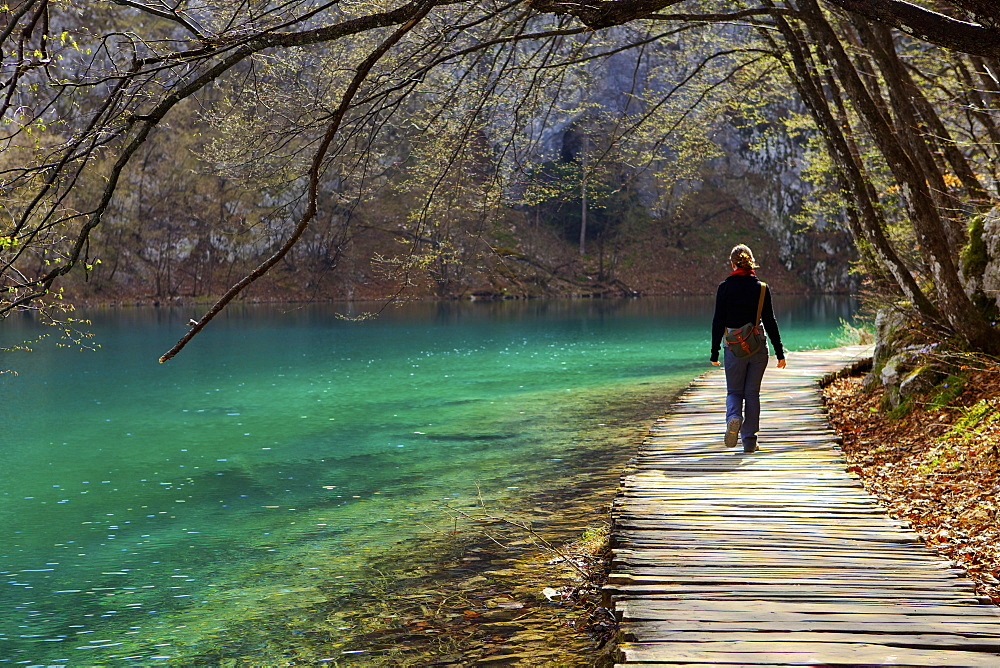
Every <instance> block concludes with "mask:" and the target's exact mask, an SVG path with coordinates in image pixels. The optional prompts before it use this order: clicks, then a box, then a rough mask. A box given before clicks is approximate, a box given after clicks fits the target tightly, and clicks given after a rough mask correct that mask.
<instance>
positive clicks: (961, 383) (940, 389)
mask: <svg viewBox="0 0 1000 668" xmlns="http://www.w3.org/2000/svg"><path fill="white" fill-rule="evenodd" d="M967 380H968V379H967V378H966V377H965V376H964V375H956V374H951V375H949V376H948V377H947V378H945V379H944V380H943V381H941V382H940V383H938V385H936V386H935V387H934V389H933V390H932V391H931V396H930V398H929V405H930V407H931V408H935V409H936V408H944V407H945V406H950V405H951V403H952V402H953V401H954V400H955V399H957V398H958V397H960V396H961V395H962V392H963V391H964V390H965V383H966V382H967Z"/></svg>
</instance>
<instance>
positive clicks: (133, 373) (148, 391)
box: [0, 298, 851, 665]
mask: <svg viewBox="0 0 1000 668" xmlns="http://www.w3.org/2000/svg"><path fill="white" fill-rule="evenodd" d="M710 307H711V304H710V300H707V299H705V298H671V299H648V300H647V299H644V300H621V301H614V300H586V301H529V302H501V303H487V304H467V303H457V302H449V303H440V304H416V305H408V306H406V307H403V308H399V309H395V308H393V309H389V310H387V311H386V312H384V313H383V314H382V315H381V316H380V317H378V318H377V319H373V320H367V321H360V322H352V321H347V320H343V319H339V318H337V317H335V313H336V311H337V309H338V308H339V309H340V310H341V312H343V313H344V314H346V315H348V316H352V315H356V314H357V313H359V312H361V311H363V310H364V307H363V306H358V305H346V306H338V307H317V306H305V307H297V306H293V307H256V308H250V307H246V308H237V309H232V310H231V311H230V312H229V313H227V314H225V315H224V316H223V317H222V318H220V319H219V320H218V321H217V322H216V323H213V326H212V327H211V328H209V329H208V330H206V331H205V332H204V333H203V334H202V335H200V336H199V338H198V339H196V340H195V342H194V343H193V344H192V346H190V347H189V349H187V350H185V352H184V353H183V354H182V355H180V356H179V357H178V358H176V359H175V360H173V361H171V362H170V363H169V364H166V365H158V364H157V363H156V360H157V358H158V356H159V355H160V354H162V352H163V351H165V350H166V349H167V348H169V347H170V345H171V344H172V343H173V341H174V340H175V339H176V338H177V337H178V336H179V335H180V334H181V333H183V331H184V328H185V324H184V323H186V321H187V319H188V318H189V317H191V316H192V315H196V313H195V312H194V311H193V310H190V309H181V308H178V309H132V310H122V311H99V312H96V313H93V314H91V317H92V320H93V323H94V324H93V331H94V332H95V334H96V339H97V341H98V342H99V343H100V344H101V346H102V347H101V348H100V349H99V350H97V351H96V352H79V351H75V350H71V349H61V348H54V347H40V349H39V350H37V351H36V352H33V353H30V354H17V355H10V354H5V356H4V357H3V358H2V359H0V367H3V368H8V367H15V368H16V369H17V370H18V371H19V374H20V375H18V376H16V377H14V376H9V375H7V376H2V377H0V392H2V393H3V397H4V401H3V402H0V404H2V407H0V418H2V419H3V422H4V425H5V428H4V435H3V437H2V438H3V455H4V466H3V467H2V470H0V521H2V523H3V527H4V541H3V543H2V545H0V577H2V578H3V580H2V581H0V582H2V584H0V587H2V588H3V601H4V605H3V606H2V609H0V662H10V663H22V662H26V663H50V664H51V663H69V664H74V665H80V664H89V663H94V662H99V661H112V660H124V661H134V662H157V661H167V660H168V659H174V660H185V659H190V658H192V657H196V656H198V657H205V656H212V657H225V656H228V655H230V654H231V653H232V652H237V651H245V646H246V645H248V644H249V645H254V646H258V647H260V648H262V647H266V648H267V649H266V654H261V655H259V657H258V658H260V657H263V656H267V657H269V658H271V659H274V658H275V657H281V656H294V652H295V649H294V648H295V643H296V642H299V641H300V640H297V636H296V634H297V633H306V632H307V630H308V628H309V625H310V624H311V623H313V622H314V621H315V620H312V621H310V620H311V615H313V614H314V611H315V610H316V609H318V608H317V606H320V607H322V609H323V610H324V613H323V614H324V616H325V617H324V618H329V617H330V616H331V615H332V614H333V615H335V611H334V612H331V608H330V606H331V601H339V600H343V601H347V600H349V596H348V595H347V594H349V593H350V592H351V591H359V590H363V589H365V588H366V587H370V586H371V582H370V581H369V580H368V578H367V571H366V568H367V565H368V564H370V560H371V559H373V558H376V557H378V556H379V555H383V554H384V553H385V552H386V551H387V550H392V548H393V546H395V545H398V544H400V542H401V541H406V540H409V539H412V538H414V537H417V536H419V535H420V534H421V532H426V531H431V530H433V529H435V528H440V527H442V526H443V525H444V524H446V523H448V522H450V521H451V519H452V518H451V513H449V512H447V511H446V510H445V509H444V508H443V506H442V504H447V505H449V506H452V507H472V506H474V505H475V504H476V503H477V502H478V499H477V495H478V494H479V490H481V491H482V494H483V495H484V497H485V498H487V499H489V500H492V499H507V500H508V502H509V503H515V504H516V503H517V499H519V498H527V497H529V496H530V497H531V498H533V499H535V501H533V502H532V503H537V499H538V498H540V497H541V498H544V497H545V496H546V495H552V494H557V493H560V492H562V493H566V490H571V489H572V485H573V484H579V483H580V481H581V480H582V479H584V478H585V477H586V475H588V473H587V471H590V470H591V469H590V468H589V467H590V466H591V465H592V464H593V462H594V461H595V460H598V461H608V462H619V463H618V464H616V465H618V466H620V463H621V462H624V461H625V460H626V459H627V458H628V456H629V455H630V454H631V453H630V452H628V451H627V449H623V448H622V446H621V442H622V441H621V440H620V439H621V438H623V435H627V438H628V439H635V438H636V434H637V433H640V432H639V431H637V429H639V430H641V429H643V425H645V424H647V423H648V421H649V420H650V419H651V417H652V416H653V415H654V414H655V413H656V412H657V411H659V410H662V407H663V398H664V397H666V396H669V394H671V393H672V392H673V391H674V390H675V389H676V388H678V387H680V386H682V385H683V384H685V383H686V382H687V381H688V379H690V378H691V377H693V376H694V375H696V374H698V373H700V372H702V371H703V370H704V369H705V368H706V366H705V361H706V359H707V356H708V320H709V319H710ZM776 310H777V311H778V313H779V321H780V323H781V325H782V331H783V336H784V338H785V341H786V347H788V348H790V349H793V350H794V349H795V348H797V347H820V346H828V345H831V337H830V333H831V331H832V330H833V329H835V328H836V326H837V325H838V321H839V318H844V317H848V316H849V314H850V312H851V304H850V302H849V301H847V300H845V299H842V298H813V299H804V298H798V299H786V300H776ZM33 333H34V329H33V325H32V323H31V322H30V321H29V320H27V319H25V318H12V319H9V320H7V321H5V322H4V331H3V334H2V335H3V337H4V338H3V341H4V342H6V343H11V342H16V341H18V340H21V339H23V338H28V337H30V336H32V335H33ZM616 439H618V440H616ZM635 442H636V444H637V441H635ZM623 450H624V451H623ZM345 614H346V613H345ZM276 615H277V616H278V617H279V618H282V619H283V620H284V626H283V627H282V628H284V629H285V631H283V632H281V633H275V628H276V627H275V623H276V622H275V616H276ZM292 619H295V620H297V621H296V622H295V624H294V625H293V624H292V622H291V621H290V620H292ZM290 625H291V626H295V628H296V630H295V632H294V633H293V632H286V631H288V629H289V628H290ZM344 632H345V633H346V634H349V633H350V629H349V628H345V629H344ZM237 645H239V647H237ZM259 651H261V652H264V651H265V650H263V649H260V650H259ZM261 660H263V659H261Z"/></svg>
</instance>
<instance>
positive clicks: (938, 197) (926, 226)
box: [0, 0, 1000, 360]
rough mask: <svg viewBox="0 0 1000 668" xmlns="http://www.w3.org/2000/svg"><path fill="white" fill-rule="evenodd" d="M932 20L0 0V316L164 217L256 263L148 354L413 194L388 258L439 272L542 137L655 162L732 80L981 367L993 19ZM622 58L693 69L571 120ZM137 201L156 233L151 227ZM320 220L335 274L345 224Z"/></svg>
mask: <svg viewBox="0 0 1000 668" xmlns="http://www.w3.org/2000/svg"><path fill="white" fill-rule="evenodd" d="M925 4H927V5H928V6H922V5H916V4H912V3H907V2H901V1H897V0H879V1H877V2H854V1H851V0H825V1H824V2H822V3H820V2H819V1H818V0H787V1H784V2H781V1H774V0H762V1H760V2H752V3H732V2H723V1H721V0H718V1H710V0H703V1H696V0H685V1H664V0H658V1H656V0H617V1H610V0H594V1H589V2H588V1H584V2H566V1H562V0H527V1H510V2H499V1H498V2H475V3H473V2H462V1H457V0H415V1H412V2H399V1H396V2H393V1H391V0H375V1H371V2H360V1H358V2H338V1H333V2H325V1H323V0H285V1H283V2H271V1H269V0H255V1H253V2H243V1H241V2H237V1H236V0H199V1H197V2H193V1H188V0H169V1H168V0H144V1H140V0H114V1H113V2H101V3H97V4H96V6H95V5H94V3H84V2H79V1H77V0H21V1H20V2H14V3H11V4H9V5H7V6H6V7H4V8H3V9H2V14H0V43H2V45H3V53H4V62H3V69H2V76H0V95H2V98H0V99H2V103H0V104H2V106H0V109H2V116H3V119H4V126H3V129H2V130H0V133H2V134H0V146H2V149H3V151H2V154H0V193H2V201H3V204H2V212H3V219H2V221H0V277H2V278H0V280H2V285H3V288H4V290H5V295H4V299H3V301H2V302H0V313H3V314H6V313H11V312H13V311H16V310H18V309H26V308H42V307H43V306H44V305H46V304H50V303H51V300H52V297H53V295H54V294H55V293H56V292H57V290H58V283H59V279H60V278H61V277H62V276H65V275H66V274H67V273H68V272H70V271H76V272H88V271H91V270H93V269H94V267H95V263H96V262H97V261H98V260H100V259H101V258H100V257H99V256H96V255H95V251H93V250H92V245H91V244H92V241H93V240H94V235H95V234H96V233H97V232H98V231H101V230H105V231H107V233H109V234H110V233H111V231H112V230H114V231H115V233H118V234H122V235H128V234H137V235H139V237H137V238H139V239H141V240H142V243H143V245H144V246H145V247H146V249H147V250H146V252H145V255H143V256H142V260H141V261H143V262H150V263H156V262H158V261H159V260H160V259H161V258H162V257H163V256H164V254H165V253H168V252H176V249H177V245H178V241H177V239H178V238H179V237H180V236H181V235H179V234H173V233H172V232H171V229H172V228H171V225H176V226H179V225H182V224H183V222H182V220H183V217H184V216H185V215H188V216H190V215H205V214H204V210H205V208H206V207H207V206H208V205H209V204H211V205H212V206H213V207H214V208H213V211H217V213H213V214H212V215H213V220H215V225H216V227H217V236H218V239H217V242H218V243H217V245H219V246H220V247H226V244H227V243H231V242H232V240H233V239H236V238H237V237H240V238H244V237H245V238H248V239H251V240H256V241H255V242H253V243H256V247H257V248H258V250H259V254H258V255H259V257H258V258H257V259H256V260H255V262H256V266H255V268H253V269H252V270H250V271H249V272H248V273H247V274H246V275H245V276H243V277H234V280H233V283H232V287H231V288H230V289H229V290H228V291H227V292H226V293H225V294H224V295H222V296H221V297H220V298H219V300H218V302H217V304H216V305H215V306H214V307H213V308H211V309H209V310H208V312H207V313H206V314H205V315H204V316H203V317H202V318H201V319H200V320H199V321H198V322H197V323H196V324H195V325H194V326H193V327H191V329H190V330H189V331H188V332H187V334H186V335H185V336H184V337H183V338H182V339H181V341H179V342H178V345H177V346H175V347H174V349H172V350H171V351H169V352H168V353H166V354H165V355H164V357H163V360H165V359H169V357H171V356H172V355H173V354H175V353H176V352H177V351H178V350H180V348H181V347H183V345H184V344H185V343H186V342H187V341H188V340H190V338H191V337H193V336H194V335H196V334H197V333H198V331H200V330H201V329H202V328H203V327H204V326H205V325H206V324H207V323H208V322H209V321H210V320H211V319H212V317H213V316H214V315H215V314H216V313H218V312H219V310H221V309H222V308H224V307H225V305H226V304H227V303H229V302H230V301H231V300H232V299H233V298H235V297H236V296H238V295H239V294H240V292H241V291H242V290H244V289H245V288H246V287H247V286H248V285H250V284H251V283H253V282H254V281H255V280H257V279H258V278H260V277H261V276H263V275H264V274H266V273H267V272H268V271H270V270H271V269H272V268H273V267H274V266H275V265H276V264H277V263H279V262H282V261H283V260H285V261H287V259H288V258H289V257H291V255H290V253H291V251H292V249H293V248H295V246H296V245H297V244H300V243H308V242H309V240H310V239H311V237H310V236H309V235H308V234H307V231H309V230H311V229H312V230H315V229H316V227H317V225H318V224H319V223H321V222H322V221H323V220H325V219H328V218H331V217H332V216H334V214H336V216H338V220H343V221H349V219H350V212H351V211H352V210H353V208H354V207H356V206H358V204H359V202H362V201H364V200H365V199H366V198H369V197H371V196H372V193H373V192H378V191H382V190H385V189H386V188H396V189H399V191H400V192H413V193H416V194H414V196H413V197H414V199H412V200H411V201H410V205H409V206H408V207H407V209H408V210H407V213H406V216H407V219H408V221H409V225H410V227H409V229H408V231H407V232H406V234H407V235H408V236H409V237H410V238H412V239H414V240H419V242H420V243H419V244H416V243H415V244H414V246H413V250H412V253H410V254H409V256H408V257H401V258H395V259H394V262H395V263H396V265H397V266H398V267H400V268H401V269H402V270H403V271H405V270H406V267H407V266H412V264H413V263H416V262H424V261H434V262H441V263H443V264H442V272H445V269H446V265H447V264H448V263H449V262H452V261H459V260H458V258H460V256H461V252H460V249H459V248H458V247H457V246H456V242H455V237H454V234H453V232H454V229H453V228H454V227H455V226H456V225H458V224H459V222H458V221H456V220H454V219H453V216H452V215H451V212H453V211H455V210H457V209H461V210H463V211H466V212H468V211H473V212H478V213H476V215H474V216H471V218H472V219H474V220H476V221H478V222H476V223H473V224H474V225H485V224H487V221H488V220H490V215H491V214H490V212H491V211H493V210H494V209H495V208H496V207H497V206H498V204H499V203H500V202H502V201H504V200H505V199H510V198H512V197H514V198H516V197H521V196H522V195H524V194H525V193H526V188H529V185H530V178H529V176H528V175H530V174H531V172H532V170H533V169H535V168H537V166H538V165H541V164H542V163H543V162H544V159H545V144H546V127H547V125H550V124H552V123H555V122H557V121H558V122H559V123H562V124H563V125H566V124H568V123H571V122H578V121H580V120H581V119H587V118H589V119H591V120H590V121H589V122H591V123H599V124H600V125H599V127H600V128H601V132H600V133H599V135H600V136H601V137H602V141H601V142H599V143H597V144H596V145H595V146H594V147H593V151H594V152H595V157H594V162H593V163H588V165H589V166H588V167H587V168H586V169H588V170H589V169H592V168H593V169H596V165H597V164H599V163H600V160H601V159H602V158H610V157H611V156H615V158H616V160H617V161H618V162H620V163H622V164H626V163H628V164H633V165H635V164H639V165H646V166H648V165H654V164H660V165H661V166H663V165H666V164H667V163H669V162H670V161H671V160H670V159H671V158H672V157H673V158H676V157H678V156H677V153H676V151H675V152H674V153H671V150H673V149H674V148H675V147H672V146H670V144H671V143H672V142H674V143H676V144H677V145H678V146H679V145H681V144H682V143H684V141H683V140H682V139H680V138H678V137H679V134H678V133H677V132H675V131H676V130H677V129H678V128H681V127H683V126H685V124H686V127H688V128H692V129H691V132H690V133H688V135H687V139H688V140H690V141H688V142H687V143H688V144H689V145H695V144H699V141H697V140H692V139H691V138H692V137H693V134H691V133H694V129H693V128H695V127H697V126H699V125H704V123H705V122H706V121H707V120H708V117H709V116H710V115H711V114H714V113H718V112H719V110H721V109H722V108H723V107H724V106H725V103H724V102H722V101H720V100H723V99H724V98H725V96H724V95H722V94H721V93H720V91H722V90H723V88H724V87H725V86H730V88H729V91H730V96H732V91H733V90H742V91H747V90H750V89H751V88H753V87H757V88H766V87H768V86H771V87H774V88H775V89H780V88H781V87H782V86H783V85H787V84H789V83H790V84H791V86H792V87H793V89H794V91H795V93H796V95H797V97H798V99H799V100H800V102H801V104H802V105H804V107H803V109H804V110H805V111H806V112H807V113H806V115H805V116H804V117H803V118H808V119H809V122H810V128H811V129H810V131H811V132H814V133H816V136H818V137H821V138H822V151H823V153H824V154H825V155H826V156H828V157H829V158H830V162H829V166H828V168H827V170H826V174H825V176H821V177H820V178H819V181H821V182H824V183H825V184H826V186H827V187H828V189H829V190H830V191H831V192H833V193H835V194H836V198H837V199H838V200H839V201H840V202H841V208H840V211H834V212H832V215H835V216H840V217H842V218H843V219H844V220H846V221H847V223H848V224H849V227H850V229H851V232H852V234H853V236H854V238H855V240H856V242H857V243H858V245H859V248H860V250H861V251H862V256H863V257H864V259H865V261H866V267H867V269H868V271H869V272H870V273H871V275H872V276H874V277H875V278H876V279H877V280H878V281H879V283H880V285H881V286H882V289H883V290H884V291H885V292H886V293H887V294H890V295H896V296H898V298H900V299H902V300H905V302H906V303H908V304H910V305H911V307H912V308H913V309H914V310H915V312H917V313H918V314H919V315H920V317H921V318H923V319H924V320H925V322H927V323H928V324H929V326H932V327H936V328H939V329H940V330H942V332H944V333H946V334H948V335H952V336H955V337H956V338H957V339H958V340H960V341H963V342H964V343H965V345H968V346H970V347H973V348H977V349H982V350H986V351H990V352H994V353H997V352H1000V335H998V331H997V329H996V326H995V325H994V324H993V323H994V322H995V320H996V314H995V309H996V302H995V300H993V301H991V299H992V296H991V295H988V294H984V293H983V292H982V290H981V289H980V292H979V293H978V294H977V292H976V289H975V285H973V284H972V283H970V281H969V280H968V277H967V276H963V273H962V267H961V266H960V257H961V255H962V253H963V249H964V248H966V247H967V245H968V244H969V242H970V237H969V231H968V229H969V222H970V221H971V220H973V219H975V218H976V217H977V216H980V215H982V214H983V213H984V212H986V211H987V210H988V209H989V208H990V207H991V206H992V205H993V202H994V200H995V199H996V196H997V192H996V189H997V175H996V174H995V173H994V171H993V170H994V169H995V165H996V164H997V161H996V157H997V156H996V148H997V146H998V142H1000V129H998V126H997V122H996V120H997V119H996V109H997V104H996V103H997V101H998V100H1000V82H998V79H997V74H998V70H1000V67H998V61H997V58H998V56H1000V11H998V10H996V8H995V7H994V6H993V4H992V3H989V2H985V0H962V1H954V2H936V3H933V4H931V3H925ZM688 34H691V35H695V34H697V35H703V36H704V37H703V39H701V40H700V42H699V40H687V41H685V40H683V39H681V37H680V36H683V35H688ZM628 50H634V51H642V52H643V53H650V54H657V57H660V58H668V57H678V56H680V57H683V58H686V59H688V61H689V63H688V66H687V67H686V69H684V68H681V69H679V70H676V71H675V74H676V72H677V71H682V70H683V71H686V72H687V74H686V75H684V76H683V77H679V78H680V80H679V81H673V82H667V81H665V80H664V79H663V78H662V77H661V78H660V79H659V80H657V79H656V74H655V72H653V73H652V74H650V75H649V77H648V78H647V79H646V81H648V82H649V86H648V87H646V88H643V89H642V90H639V89H635V90H633V91H631V93H630V94H629V95H628V96H627V100H625V101H624V102H622V104H620V105H618V106H610V107H607V108H604V109H599V110H595V109H592V108H591V109H588V108H587V104H586V103H585V101H584V99H583V96H582V94H581V91H582V90H585V89H586V87H587V86H588V85H589V82H588V76H590V75H591V73H592V72H593V70H592V69H589V68H591V66H592V64H593V63H594V62H597V61H600V60H601V59H607V58H610V57H613V56H614V55H615V54H617V53H622V52H624V51H628ZM678 50H679V51H680V54H677V53H676V52H677V51H678ZM637 62H638V61H637ZM713 96H716V97H713ZM666 100H670V101H671V102H670V104H666ZM712 100H715V101H716V104H715V106H712V105H711V104H710V102H711V101H712ZM706 108H708V109H710V111H705V109H706ZM699 109H700V110H701V112H699ZM699 113H702V114H704V116H702V117H699V116H698V114H699ZM581 127H582V126H581ZM588 150H590V149H588ZM581 155H582V154H581ZM532 161H534V162H535V164H534V165H532V164H529V163H531V162H532ZM682 162H683V161H682ZM404 163H405V169H404V168H402V165H404ZM815 164H817V165H820V164H823V161H822V160H819V159H817V160H816V161H815ZM640 171H641V170H640ZM192 174H196V175H197V176H198V177H199V178H197V179H194V178H188V177H187V176H185V175H192ZM581 178H583V177H581ZM178 182H180V183H178ZM233 184H236V185H235V186H234V185H233ZM408 184H409V185H408ZM413 184H419V186H420V187H419V188H413V187H412V186H413ZM408 189H409V190H408ZM418 191H419V192H418ZM581 192H583V193H586V192H587V190H586V189H585V190H583V191H581ZM181 193H183V196H180V195H181ZM250 200H253V202H254V204H255V206H254V207H249V206H248V202H249V201H250ZM154 210H155V211H157V212H158V215H160V216H161V217H163V218H165V219H167V220H170V219H171V216H173V217H175V218H176V221H177V222H176V223H168V224H166V225H162V226H160V227H159V228H158V229H157V230H155V231H146V230H144V228H142V223H143V218H144V216H145V215H147V214H148V213H149V212H151V211H154ZM261 211H263V213H261ZM462 224H468V222H467V221H466V222H464V223H462ZM324 229H325V230H326V231H325V232H324V234H325V235H326V237H327V238H326V239H325V240H324V242H323V243H325V244H326V245H327V248H328V252H327V254H328V256H329V261H330V262H336V261H338V254H339V253H340V251H339V250H338V249H339V248H341V247H342V244H340V243H339V241H338V240H339V239H341V238H342V237H344V236H345V235H347V234H349V232H348V223H347V222H344V223H343V224H342V225H339V226H330V225H328V226H327V227H326V228H324ZM227 239H228V240H229V241H227ZM304 239H305V241H303V240H304ZM971 241H973V242H974V241H975V239H971ZM253 243H251V245H253ZM427 248H431V249H433V253H431V254H429V255H427V256H426V257H424V256H423V255H422V253H424V252H425V251H424V250H421V249H427ZM157 249H160V250H157ZM494 250H495V249H494ZM124 270H125V269H123V271H124ZM445 273H446V272H445ZM442 275H443V274H442Z"/></svg>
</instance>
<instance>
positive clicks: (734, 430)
mask: <svg viewBox="0 0 1000 668" xmlns="http://www.w3.org/2000/svg"><path fill="white" fill-rule="evenodd" d="M742 426H743V418H741V417H740V416H738V415H737V416H736V417H733V418H730V419H729V422H728V423H727V424H726V447H727V448H735V447H736V442H737V441H738V440H739V438H740V427H742Z"/></svg>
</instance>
